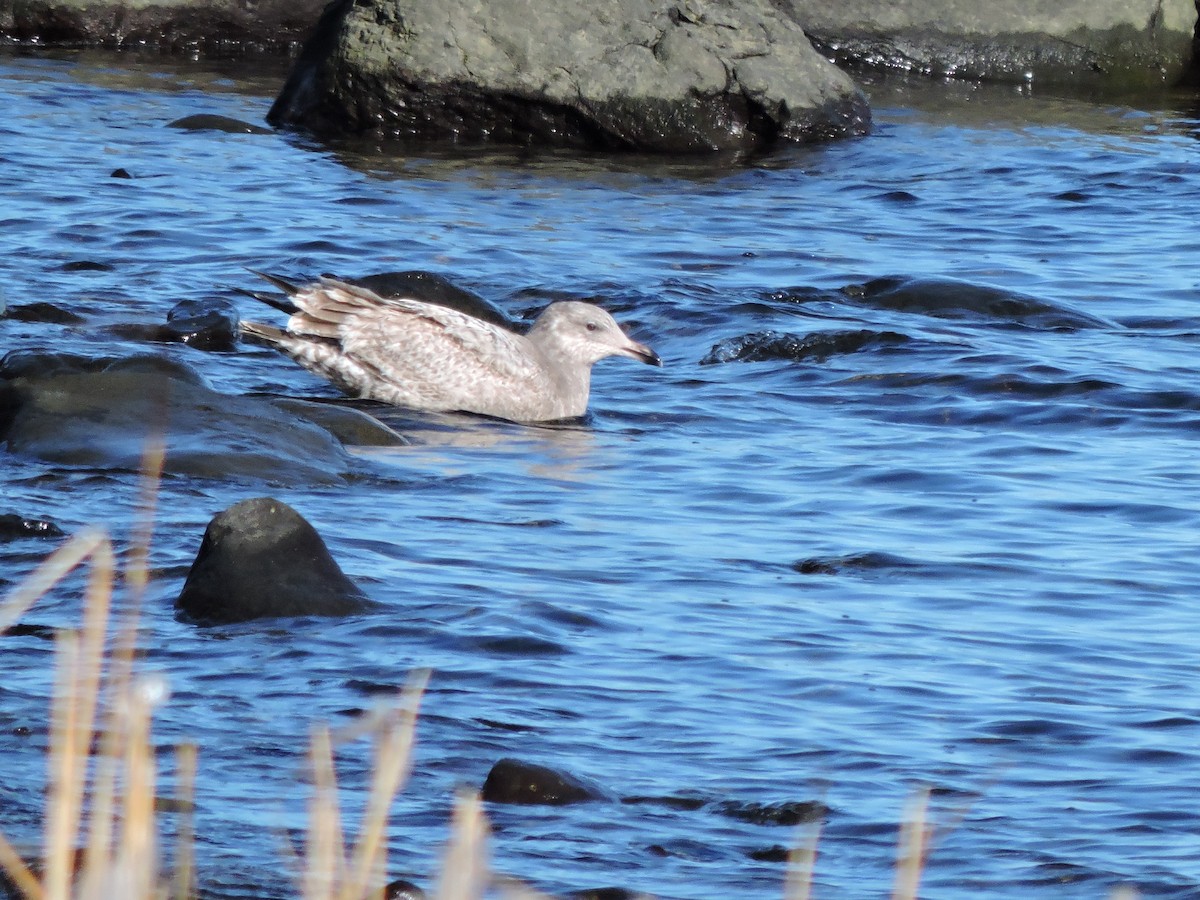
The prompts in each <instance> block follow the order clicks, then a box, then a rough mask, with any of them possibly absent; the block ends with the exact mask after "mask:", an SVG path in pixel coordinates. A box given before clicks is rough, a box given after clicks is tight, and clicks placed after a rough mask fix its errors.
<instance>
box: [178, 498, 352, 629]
mask: <svg viewBox="0 0 1200 900" xmlns="http://www.w3.org/2000/svg"><path fill="white" fill-rule="evenodd" d="M369 606H370V601H369V600H367V598H366V597H365V596H364V595H363V593H362V592H361V591H360V590H359V589H358V588H357V587H356V586H355V584H354V582H352V581H351V580H350V579H349V578H347V577H346V575H345V573H343V572H342V570H341V569H340V568H339V567H338V564H337V563H336V562H334V560H333V557H332V556H330V555H329V550H328V549H327V548H326V546H325V542H324V541H323V540H321V536H320V535H319V534H317V531H316V529H314V528H313V527H312V525H310V524H309V523H308V521H307V520H306V519H304V517H303V516H301V515H300V514H299V513H298V512H296V511H295V510H294V509H292V508H291V507H290V506H288V505H287V504H286V503H282V502H280V501H278V500H276V499H274V498H272V497H257V498H254V499H251V500H243V501H241V502H240V503H235V504H234V505H233V506H231V507H229V509H227V510H225V511H224V512H221V513H218V514H217V515H216V516H214V517H213V519H212V521H211V522H209V523H208V528H207V530H206V531H205V532H204V541H203V543H201V545H200V551H199V553H197V554H196V559H195V562H193V563H192V568H191V571H189V572H188V576H187V581H186V582H185V583H184V586H183V591H182V593H180V595H179V598H178V599H177V600H176V601H175V608H176V610H177V611H178V612H179V613H180V614H181V615H182V616H183V617H184V618H186V619H188V620H190V621H193V622H196V623H198V624H204V625H212V624H220V623H229V622H245V621H248V620H251V619H264V618H278V617H284V616H288V617H291V616H347V615H354V614H355V613H360V612H363V611H364V610H366V609H368V608H369Z"/></svg>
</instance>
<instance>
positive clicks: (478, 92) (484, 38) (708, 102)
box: [267, 0, 869, 153]
mask: <svg viewBox="0 0 1200 900" xmlns="http://www.w3.org/2000/svg"><path fill="white" fill-rule="evenodd" d="M530 9H531V7H530V6H529V5H528V3H527V2H526V0H493V2H490V3H487V4H479V3H477V2H473V0H446V2H441V3H437V4H422V3H406V2H404V0H367V2H356V0H335V2H333V3H331V4H330V5H329V6H328V7H327V8H326V10H325V12H324V14H323V15H322V16H321V21H320V22H319V23H318V25H317V28H316V30H315V31H314V34H313V36H312V38H311V39H310V40H309V41H308V43H307V44H306V45H305V48H304V51H303V52H302V53H301V56H300V58H299V59H298V60H297V63H296V66H295V67H294V68H293V70H292V72H291V74H290V76H289V77H288V80H287V83H286V84H285V85H284V88H283V91H282V92H281V93H280V95H279V97H278V98H277V99H276V101H275V104H274V105H273V106H272V108H271V111H270V113H269V114H268V116H267V120H268V121H269V122H270V123H271V124H273V125H277V126H292V127H298V128H304V129H307V130H310V131H313V132H315V133H317V134H319V135H324V136H339V135H345V134H358V133H369V134H373V135H381V136H385V137H394V138H401V139H408V140H418V141H430V140H434V141H454V142H470V143H483V142H500V143H515V144H532V145H543V146H565V147H577V148H586V149H597V150H640V151H649V152H672V153H696V152H711V151H726V152H749V151H753V150H756V149H758V148H760V147H762V146H764V145H768V144H771V143H773V142H774V141H776V140H777V139H784V140H794V141H809V140H817V139H828V138H833V137H841V136H845V135H852V134H861V133H864V132H865V131H866V130H867V127H868V123H869V111H868V108H867V104H866V100H865V98H864V97H863V95H862V94H861V93H860V92H859V91H858V89H857V88H856V87H855V86H854V84H853V82H851V81H850V79H849V78H848V77H847V76H846V75H844V74H843V73H842V72H840V71H839V70H837V69H836V68H835V67H833V66H832V65H830V64H829V63H828V62H826V60H825V59H824V58H822V57H821V56H820V55H819V54H817V53H816V52H815V51H814V50H813V48H812V46H811V44H810V43H809V41H808V39H807V38H806V37H805V36H804V33H803V31H802V30H801V29H800V27H799V26H798V25H797V24H796V23H795V22H794V21H793V20H792V19H790V18H789V17H788V16H786V15H784V14H783V13H781V12H780V11H779V10H778V9H777V8H776V7H775V5H774V4H773V3H771V2H770V0H739V2H736V3H735V2H730V0H686V2H679V3H677V2H672V0H599V2H594V3H589V4H573V3H553V4H544V5H542V6H541V7H539V8H538V9H537V15H532V16H531V15H530Z"/></svg>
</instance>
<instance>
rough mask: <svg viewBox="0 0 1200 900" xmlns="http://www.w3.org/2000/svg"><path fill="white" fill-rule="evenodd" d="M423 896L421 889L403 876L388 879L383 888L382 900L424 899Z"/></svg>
mask: <svg viewBox="0 0 1200 900" xmlns="http://www.w3.org/2000/svg"><path fill="white" fill-rule="evenodd" d="M425 897H426V894H425V892H424V891H423V890H421V889H420V888H419V887H417V886H416V885H415V884H413V883H412V882H411V881H406V880H405V879H403V878H397V879H396V880H395V881H389V882H388V883H387V885H386V886H385V887H384V889H383V900H425Z"/></svg>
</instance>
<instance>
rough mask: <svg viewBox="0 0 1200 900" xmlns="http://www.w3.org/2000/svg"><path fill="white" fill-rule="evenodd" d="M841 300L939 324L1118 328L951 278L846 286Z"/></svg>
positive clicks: (880, 280) (895, 277) (1043, 302)
mask: <svg viewBox="0 0 1200 900" xmlns="http://www.w3.org/2000/svg"><path fill="white" fill-rule="evenodd" d="M842 294H843V295H844V296H845V297H847V298H849V299H851V300H854V301H856V302H858V303H861V304H862V305H864V306H870V307H873V308H876V309H891V310H898V311H901V312H915V313H922V314H924V315H927V316H934V317H936V318H939V319H984V320H991V321H993V322H995V323H996V324H998V325H1019V326H1025V327H1033V328H1059V329H1064V330H1074V329H1077V328H1097V327H1107V328H1114V327H1117V326H1116V325H1114V323H1112V322H1108V321H1105V320H1104V319H1101V318H1100V317H1098V316H1090V315H1088V314H1087V313H1082V312H1079V311H1078V310H1074V309H1071V308H1070V307H1068V306H1062V305H1059V304H1056V303H1051V302H1049V301H1046V300H1039V299H1037V298H1036V297H1029V296H1025V295H1023V294H1017V293H1014V292H1012V291H1006V290H1002V289H1000V288H994V287H990V286H989V285H982V284H971V283H969V282H966V281H955V280H953V279H949V278H908V277H905V276H900V275H893V276H888V277H886V278H875V279H872V280H871V281H867V282H865V283H863V284H854V285H848V286H846V287H845V288H843V289H842Z"/></svg>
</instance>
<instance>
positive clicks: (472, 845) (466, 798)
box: [434, 793, 488, 900]
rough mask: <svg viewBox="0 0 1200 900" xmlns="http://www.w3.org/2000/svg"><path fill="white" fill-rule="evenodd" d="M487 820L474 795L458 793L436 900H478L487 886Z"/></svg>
mask: <svg viewBox="0 0 1200 900" xmlns="http://www.w3.org/2000/svg"><path fill="white" fill-rule="evenodd" d="M487 834H488V827H487V820H486V818H485V817H484V815H483V801H482V800H480V799H479V795H478V794H475V793H470V794H460V795H459V796H458V799H457V800H456V801H455V804H454V818H453V820H452V821H451V825H450V841H449V844H448V846H447V848H446V853H445V857H444V858H443V860H442V874H441V878H440V879H439V881H438V890H437V893H436V894H435V895H434V896H435V897H436V898H437V900H480V898H482V897H483V893H484V890H485V889H486V888H487V884H488V865H487V849H486V845H487Z"/></svg>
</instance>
